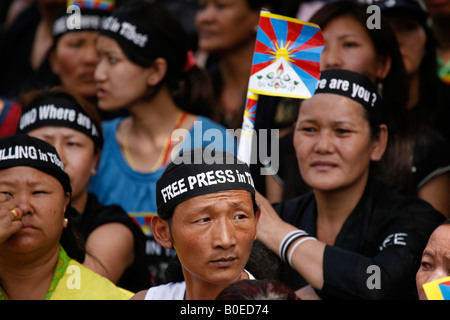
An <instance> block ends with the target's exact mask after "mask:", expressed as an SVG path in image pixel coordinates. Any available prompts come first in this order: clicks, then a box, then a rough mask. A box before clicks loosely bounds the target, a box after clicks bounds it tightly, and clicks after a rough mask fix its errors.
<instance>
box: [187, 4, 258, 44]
mask: <svg viewBox="0 0 450 320" xmlns="http://www.w3.org/2000/svg"><path fill="white" fill-rule="evenodd" d="M199 2H200V10H199V11H198V13H197V15H196V19H195V23H196V26H197V31H198V36H199V40H198V45H199V48H200V49H201V50H203V51H207V52H215V53H220V52H226V51H231V50H234V49H235V48H238V47H240V46H243V45H248V43H253V42H254V41H255V39H256V29H255V26H258V22H259V10H251V9H250V7H249V6H248V4H247V1H246V0H200V1H199Z"/></svg>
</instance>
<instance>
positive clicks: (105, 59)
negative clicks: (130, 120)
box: [94, 36, 150, 111]
mask: <svg viewBox="0 0 450 320" xmlns="http://www.w3.org/2000/svg"><path fill="white" fill-rule="evenodd" d="M97 52H98V56H99V63H98V65H97V68H96V70H95V75H94V77H95V81H96V82H97V98H98V107H99V108H100V109H102V110H106V111H110V110H117V109H120V108H122V107H128V106H130V105H132V104H133V103H135V102H137V101H139V100H141V99H142V98H143V97H144V96H145V95H146V94H147V92H148V82H147V80H148V78H149V75H150V68H144V67H141V66H139V65H137V64H135V63H133V62H132V61H130V60H129V59H128V57H127V56H126V55H125V53H124V52H123V51H122V49H121V48H120V46H119V44H118V43H117V41H116V40H113V39H111V38H109V37H106V36H99V37H98V41H97Z"/></svg>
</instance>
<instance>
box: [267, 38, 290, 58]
mask: <svg viewBox="0 0 450 320" xmlns="http://www.w3.org/2000/svg"><path fill="white" fill-rule="evenodd" d="M289 46H290V44H289V41H288V42H287V43H286V45H283V42H281V45H280V46H278V43H276V44H275V47H276V51H275V52H273V51H271V53H272V54H273V55H274V56H275V60H278V59H280V58H284V59H285V60H286V61H292V59H291V54H292V52H293V51H292V50H291V51H289V50H288V48H289Z"/></svg>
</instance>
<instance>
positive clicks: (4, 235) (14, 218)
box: [0, 193, 23, 243]
mask: <svg viewBox="0 0 450 320" xmlns="http://www.w3.org/2000/svg"><path fill="white" fill-rule="evenodd" d="M21 219H22V210H20V209H19V208H17V207H16V205H15V204H14V202H13V201H12V200H11V199H9V198H8V196H7V195H5V194H4V193H0V243H3V242H5V241H6V240H7V239H8V238H9V237H11V236H12V235H13V234H15V233H17V232H19V231H20V229H21V228H22V226H23V224H22V220H21Z"/></svg>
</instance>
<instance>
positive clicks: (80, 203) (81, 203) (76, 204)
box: [70, 189, 88, 214]
mask: <svg viewBox="0 0 450 320" xmlns="http://www.w3.org/2000/svg"><path fill="white" fill-rule="evenodd" d="M87 200H88V192H87V189H85V190H83V192H81V193H80V194H79V195H76V196H75V197H72V199H71V201H70V202H71V204H72V208H74V209H76V210H77V211H78V212H79V213H80V214H83V212H84V210H85V209H86V204H87Z"/></svg>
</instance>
